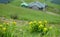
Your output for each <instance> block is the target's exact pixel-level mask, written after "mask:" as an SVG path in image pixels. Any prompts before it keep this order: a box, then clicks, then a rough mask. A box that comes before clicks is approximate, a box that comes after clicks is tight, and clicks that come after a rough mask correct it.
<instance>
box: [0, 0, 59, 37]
mask: <svg viewBox="0 0 60 37" xmlns="http://www.w3.org/2000/svg"><path fill="white" fill-rule="evenodd" d="M25 1H26V2H27V3H29V2H32V1H34V0H25ZM39 1H40V2H45V0H39ZM20 4H21V0H14V1H12V2H11V3H8V4H0V17H1V18H2V17H4V18H6V19H11V18H13V19H14V18H15V19H17V25H16V27H17V28H16V27H14V26H15V25H14V26H12V25H13V24H11V26H10V24H9V26H7V28H9V29H8V30H10V29H11V28H12V29H14V28H16V29H15V30H14V32H11V33H9V32H6V33H7V34H9V37H10V35H11V37H41V35H40V33H37V32H35V33H31V32H30V31H29V26H30V25H29V24H28V22H29V21H44V20H47V21H48V24H47V27H49V26H52V27H53V28H52V29H51V30H49V31H48V33H47V34H46V35H44V37H59V36H60V35H59V34H60V27H59V26H60V25H59V24H60V15H59V16H57V15H51V14H48V13H46V11H47V12H49V11H50V12H54V13H57V14H60V5H56V4H52V3H50V2H46V4H48V8H46V11H39V10H32V9H28V8H23V7H20ZM53 9H57V10H59V11H58V12H56V11H55V10H53ZM15 19H14V20H15ZM3 20H4V19H3ZM11 21H13V20H11ZM24 21H25V22H24ZM26 21H27V22H26ZM7 22H8V21H7ZM9 23H10V21H9ZM15 23H16V22H15ZM7 24H8V23H7ZM2 25H3V26H4V24H3V23H1V19H0V26H2ZM4 29H6V28H5V26H4ZM8 30H7V31H8ZM0 31H1V30H0ZM2 33H3V32H2ZM6 33H4V34H5V35H6ZM0 34H1V33H0Z"/></svg>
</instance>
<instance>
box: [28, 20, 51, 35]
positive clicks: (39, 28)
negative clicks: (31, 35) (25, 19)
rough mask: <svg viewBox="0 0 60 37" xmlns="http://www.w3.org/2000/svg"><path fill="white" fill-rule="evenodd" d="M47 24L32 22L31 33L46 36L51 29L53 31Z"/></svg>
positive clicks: (30, 24) (44, 22) (30, 23)
mask: <svg viewBox="0 0 60 37" xmlns="http://www.w3.org/2000/svg"><path fill="white" fill-rule="evenodd" d="M47 23H48V22H47V21H43V22H42V21H31V22H29V27H30V31H31V32H39V33H41V35H45V34H47V32H48V31H49V30H50V29H52V27H48V25H47Z"/></svg>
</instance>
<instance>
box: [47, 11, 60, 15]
mask: <svg viewBox="0 0 60 37" xmlns="http://www.w3.org/2000/svg"><path fill="white" fill-rule="evenodd" d="M46 13H48V14H51V15H54V16H60V15H59V14H56V13H53V12H48V11H47V12H46Z"/></svg>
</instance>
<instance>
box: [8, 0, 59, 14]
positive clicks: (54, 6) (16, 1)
mask: <svg viewBox="0 0 60 37" xmlns="http://www.w3.org/2000/svg"><path fill="white" fill-rule="evenodd" d="M24 1H25V2H27V3H30V2H34V1H35V0H24ZM21 2H22V1H21V0H14V1H12V2H11V3H9V4H11V5H14V6H19V7H20V4H21ZM39 2H42V3H46V4H47V5H48V6H49V7H48V8H47V11H50V12H54V13H57V14H60V5H57V4H54V3H51V2H48V1H45V0H39ZM54 9H55V10H54ZM56 10H59V11H56Z"/></svg>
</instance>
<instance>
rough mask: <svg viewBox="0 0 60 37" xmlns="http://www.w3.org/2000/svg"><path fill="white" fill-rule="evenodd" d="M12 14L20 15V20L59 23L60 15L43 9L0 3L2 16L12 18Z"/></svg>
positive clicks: (0, 14)
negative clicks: (36, 9)
mask: <svg viewBox="0 0 60 37" xmlns="http://www.w3.org/2000/svg"><path fill="white" fill-rule="evenodd" d="M11 15H16V16H18V17H19V18H18V19H20V20H29V21H31V20H48V21H49V22H50V23H59V22H60V16H54V15H50V14H47V13H45V12H42V11H35V10H31V9H26V8H22V7H16V6H12V5H5V4H0V16H6V17H8V18H10V16H11Z"/></svg>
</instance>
